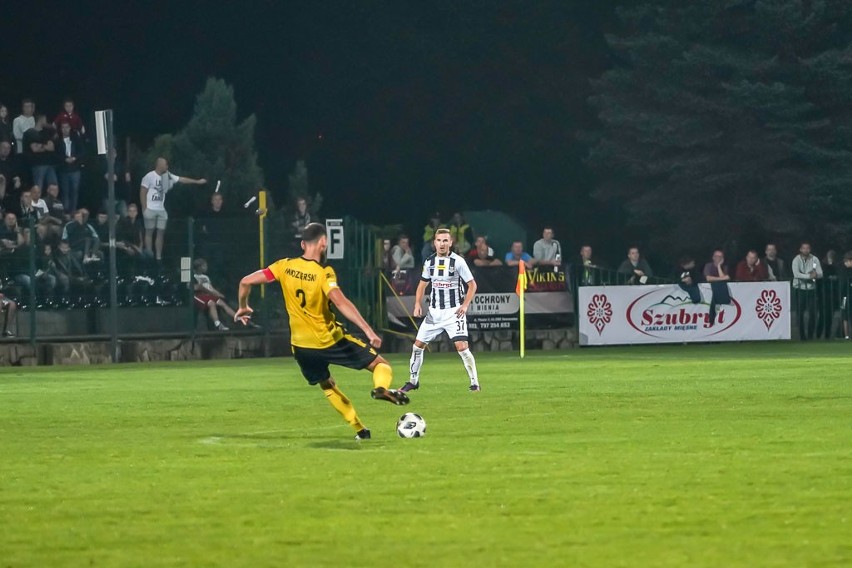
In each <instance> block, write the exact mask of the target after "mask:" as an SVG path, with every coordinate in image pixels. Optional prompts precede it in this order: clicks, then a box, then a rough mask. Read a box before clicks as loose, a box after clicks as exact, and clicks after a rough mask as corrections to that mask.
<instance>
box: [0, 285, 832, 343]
mask: <svg viewBox="0 0 852 568" xmlns="http://www.w3.org/2000/svg"><path fill="white" fill-rule="evenodd" d="M17 310H18V304H16V303H15V301H14V300H11V299H9V298H7V297H6V296H4V295H3V294H0V312H2V314H3V334H2V336H3V337H15V332H14V331H12V330H11V329H9V326H10V325H12V326H14V325H15V321H16V320H15V312H16V311H17ZM847 339H848V338H847Z"/></svg>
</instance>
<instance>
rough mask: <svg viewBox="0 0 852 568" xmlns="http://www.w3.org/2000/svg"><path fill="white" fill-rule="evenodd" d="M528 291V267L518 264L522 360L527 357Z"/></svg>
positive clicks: (516, 291)
mask: <svg viewBox="0 0 852 568" xmlns="http://www.w3.org/2000/svg"><path fill="white" fill-rule="evenodd" d="M526 289H527V265H526V264H524V261H523V260H522V261H521V262H519V263H518V284H517V285H516V286H515V294H517V295H518V297H519V298H520V300H521V301H520V326H521V359H523V358H524V356H525V355H526V349H525V347H526V325H525V322H524V290H526Z"/></svg>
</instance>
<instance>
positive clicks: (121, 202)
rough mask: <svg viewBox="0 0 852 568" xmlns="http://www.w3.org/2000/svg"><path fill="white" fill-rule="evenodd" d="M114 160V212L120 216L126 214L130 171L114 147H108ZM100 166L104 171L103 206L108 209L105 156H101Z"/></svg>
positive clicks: (107, 180) (107, 178) (107, 167)
mask: <svg viewBox="0 0 852 568" xmlns="http://www.w3.org/2000/svg"><path fill="white" fill-rule="evenodd" d="M110 153H111V154H112V156H113V158H114V159H115V161H114V162H113V174H112V179H113V184H114V185H113V189H114V191H115V212H116V213H118V214H119V215H120V216H121V217H126V216H127V204H128V203H130V200H131V198H130V172H129V171H127V168H126V167H125V165H124V162H123V161H122V160H120V159H119V158H118V152H117V151H116V149H115V148H110ZM101 167H102V168H103V172H104V184H103V196H104V198H103V208H104V210H109V203H108V201H109V185H108V184H109V172H108V171H107V170H108V169H109V166H108V164H107V160H106V156H101Z"/></svg>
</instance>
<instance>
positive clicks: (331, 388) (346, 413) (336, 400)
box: [320, 379, 370, 440]
mask: <svg viewBox="0 0 852 568" xmlns="http://www.w3.org/2000/svg"><path fill="white" fill-rule="evenodd" d="M320 388H321V389H322V392H323V394H324V395H325V398H326V399H327V400H328V402H329V404H331V406H333V407H334V409H335V410H336V411H337V412H339V413H340V415H341V416H343V419H344V420H346V422H348V423H349V425H350V426H352V428H353V429H354V430H355V432H356V438H358V439H359V440H367V439H369V438H370V431H369V430H367V428H365V427H364V424H363V423H362V422H361V419H360V418H358V413H357V412H355V407H354V406H352V401H351V400H349V397H347V396H346V395H345V394H343V392H342V391H341V390H340V389H339V388H337V385H336V384H335V383H334V379H327V380H325V381H323V382H321V383H320Z"/></svg>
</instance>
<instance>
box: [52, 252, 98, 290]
mask: <svg viewBox="0 0 852 568" xmlns="http://www.w3.org/2000/svg"><path fill="white" fill-rule="evenodd" d="M51 271H52V274H53V275H54V276H55V277H56V282H57V287H58V290H59V294H60V296H61V299H62V301H63V303H66V304H71V303H72V302H71V296H72V295H73V296H77V297H78V298H80V300H78V302H77V304H78V305H82V304H83V303H84V302H83V301H82V296H85V295H86V294H88V293H90V292H91V291H92V280H91V278H89V277H88V276H87V275H86V271H85V270H84V269H83V265H82V264H81V263H80V259H79V258H77V255H75V254H74V252H73V251H72V250H71V245H70V243H69V242H68V241H66V240H62V241H60V242H59V247H58V248H57V250H56V251H54V254H53V264H52V265H51Z"/></svg>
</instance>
